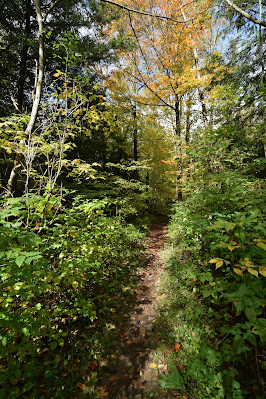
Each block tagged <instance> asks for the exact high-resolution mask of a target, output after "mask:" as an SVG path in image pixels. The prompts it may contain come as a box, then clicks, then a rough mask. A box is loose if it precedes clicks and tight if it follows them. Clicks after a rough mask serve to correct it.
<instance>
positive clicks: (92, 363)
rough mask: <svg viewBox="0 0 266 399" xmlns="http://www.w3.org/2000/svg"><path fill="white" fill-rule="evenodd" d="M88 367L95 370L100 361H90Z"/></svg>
mask: <svg viewBox="0 0 266 399" xmlns="http://www.w3.org/2000/svg"><path fill="white" fill-rule="evenodd" d="M88 367H89V368H90V369H91V370H94V369H96V368H97V367H98V362H96V361H94V362H90V363H89V364H88Z"/></svg>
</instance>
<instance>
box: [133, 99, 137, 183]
mask: <svg viewBox="0 0 266 399" xmlns="http://www.w3.org/2000/svg"><path fill="white" fill-rule="evenodd" d="M132 115H133V126H134V127H133V151H134V161H135V162H137V161H138V124H137V106H136V103H134V105H133V112H132ZM138 178H139V173H138V171H137V170H134V173H133V179H135V180H138Z"/></svg>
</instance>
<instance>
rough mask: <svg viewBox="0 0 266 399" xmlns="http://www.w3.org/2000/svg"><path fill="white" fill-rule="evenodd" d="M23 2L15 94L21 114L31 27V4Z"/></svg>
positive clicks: (27, 1)
mask: <svg viewBox="0 0 266 399" xmlns="http://www.w3.org/2000/svg"><path fill="white" fill-rule="evenodd" d="M25 1H26V12H25V29H24V35H25V37H24V43H23V47H22V51H21V57H20V65H19V79H18V94H17V102H18V108H19V110H20V111H22V112H23V103H24V90H25V81H26V76H27V61H28V52H29V42H28V41H29V38H30V34H31V25H30V16H31V2H30V0H25Z"/></svg>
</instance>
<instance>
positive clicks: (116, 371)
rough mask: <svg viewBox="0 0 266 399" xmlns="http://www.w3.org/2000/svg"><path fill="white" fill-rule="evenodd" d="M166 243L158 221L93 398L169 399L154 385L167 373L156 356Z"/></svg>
mask: <svg viewBox="0 0 266 399" xmlns="http://www.w3.org/2000/svg"><path fill="white" fill-rule="evenodd" d="M166 239H167V222H166V220H164V219H157V221H156V222H155V223H154V224H153V225H152V227H151V230H150V234H149V236H148V238H147V241H146V243H145V247H146V265H145V266H144V267H141V268H140V269H139V271H138V275H139V282H138V285H137V287H136V289H135V293H136V295H135V300H134V302H133V303H130V304H128V308H129V311H128V315H126V316H127V322H126V323H125V324H124V325H123V326H122V328H121V329H120V337H121V340H120V347H119V348H117V351H116V354H115V355H113V359H112V362H111V364H108V366H106V367H105V368H104V369H103V375H102V377H101V378H100V381H99V383H98V387H97V388H96V391H95V398H106V399H111V398H112V399H144V398H150V397H155V398H157V399H160V398H166V397H168V396H167V393H166V392H165V391H163V390H162V389H161V388H160V386H159V384H158V381H157V377H158V373H167V365H166V364H165V358H164V355H163V353H160V352H158V348H159V346H160V332H158V329H157V327H156V320H157V314H158V307H157V303H158V301H160V297H161V293H160V292H159V286H160V282H161V278H162V276H163V273H164V262H163V260H162V258H161V256H160V252H161V250H162V249H163V246H164V243H165V242H166ZM171 398H173V392H172V394H171Z"/></svg>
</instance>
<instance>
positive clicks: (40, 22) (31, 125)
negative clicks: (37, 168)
mask: <svg viewBox="0 0 266 399" xmlns="http://www.w3.org/2000/svg"><path fill="white" fill-rule="evenodd" d="M34 3H35V9H36V15H37V20H38V26H39V65H38V77H37V83H36V87H35V97H34V101H33V105H32V109H31V116H30V120H29V123H28V125H27V128H26V130H25V134H24V138H23V139H22V140H21V141H20V145H21V147H22V146H23V145H24V144H25V143H26V141H27V140H30V138H31V134H32V131H33V128H34V124H35V121H36V118H37V114H38V109H39V105H40V99H41V92H42V83H43V74H44V27H43V17H42V13H41V7H40V1H39V0H34ZM22 160H23V154H22V153H19V154H17V156H16V159H15V161H14V166H13V168H12V170H11V173H10V176H9V179H8V182H7V196H11V195H12V193H13V190H14V183H15V181H16V179H17V176H18V174H19V171H20V170H21V162H22Z"/></svg>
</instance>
